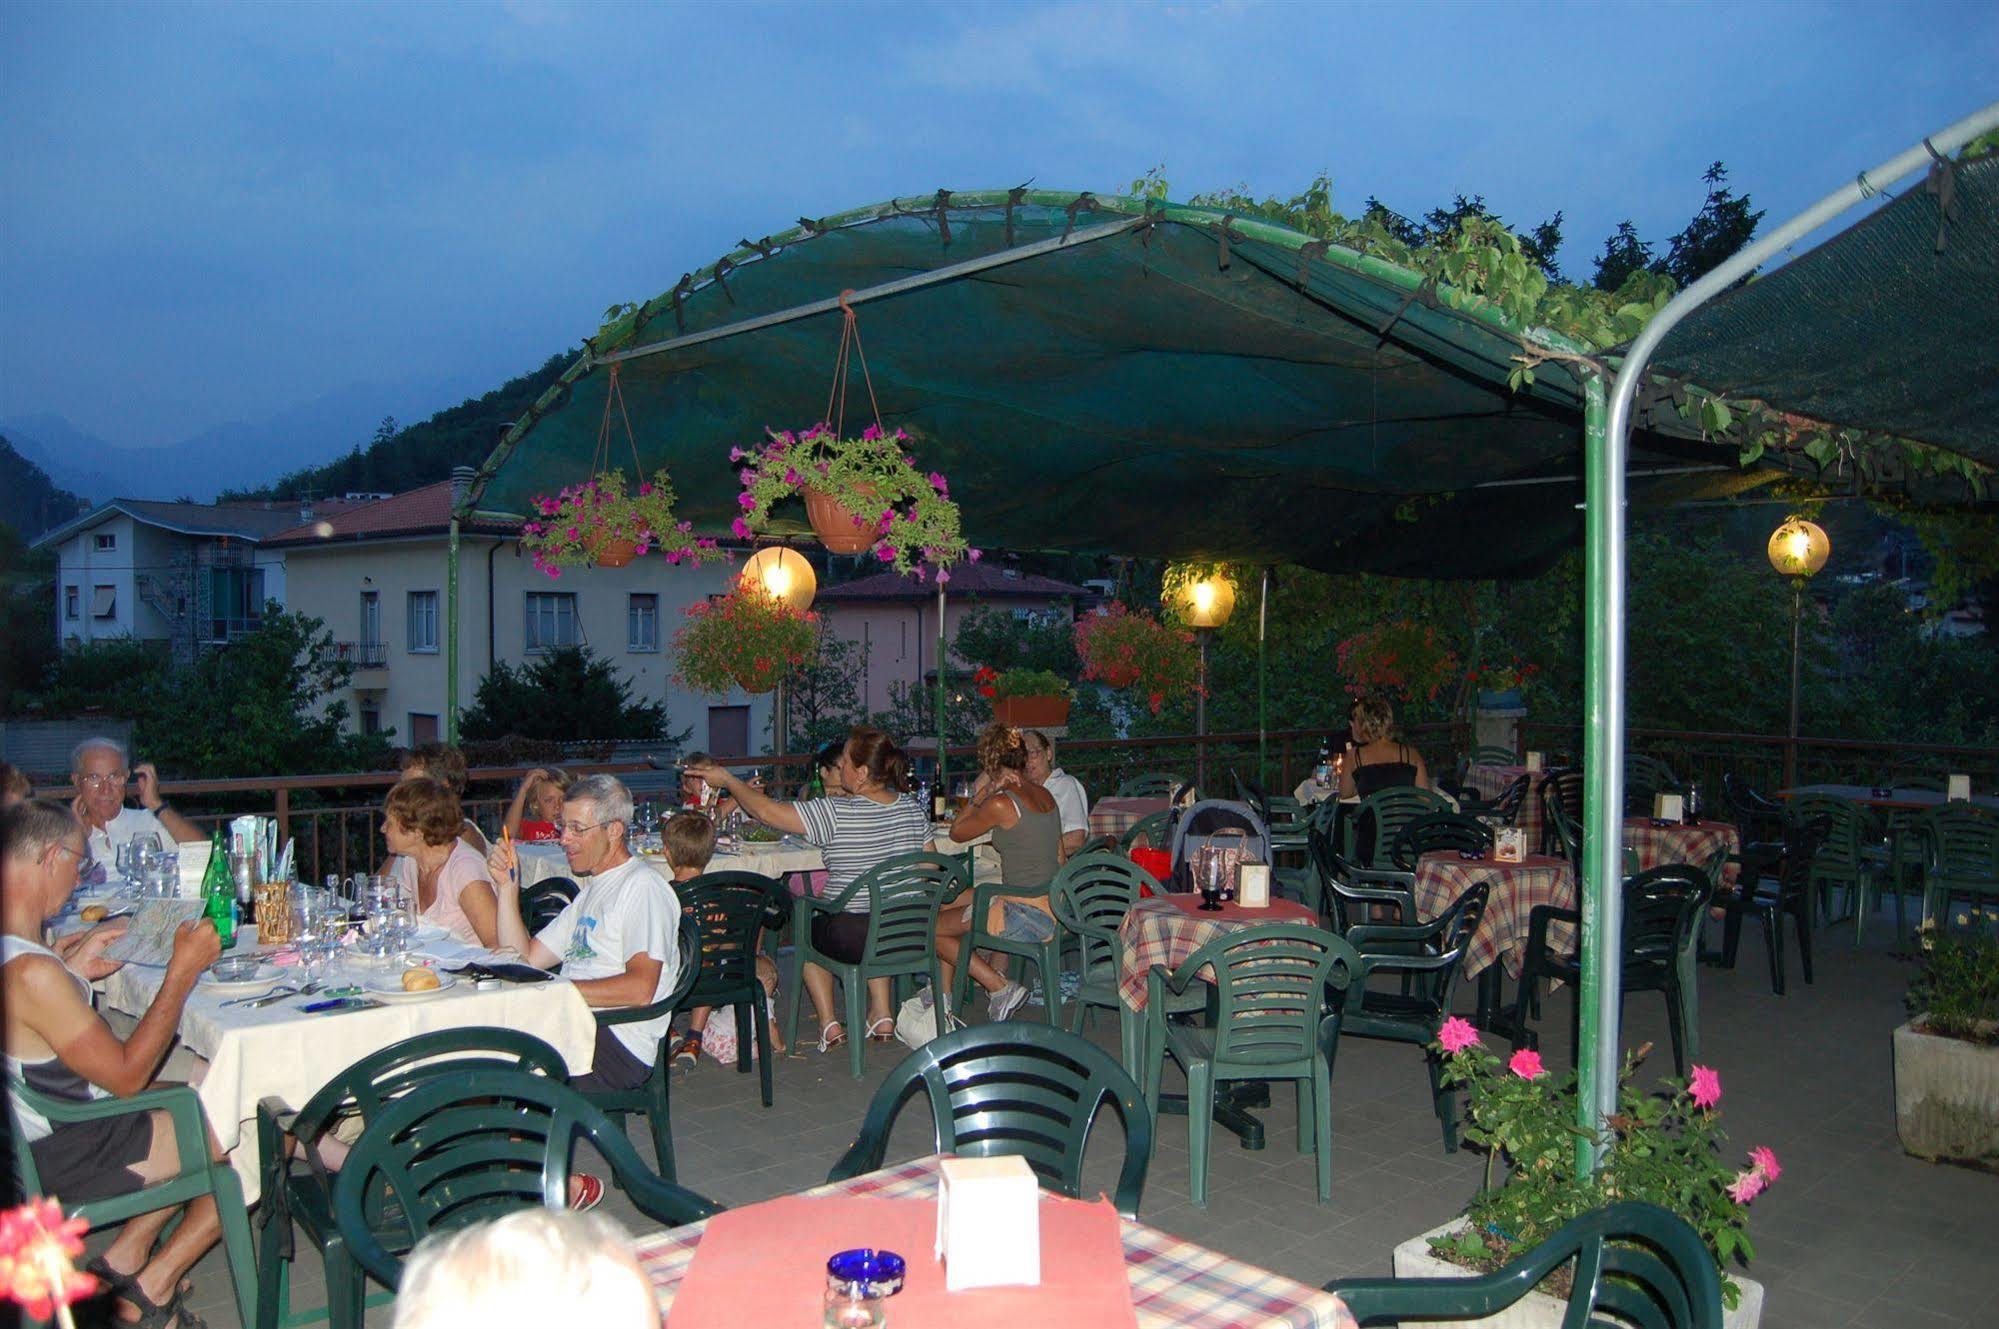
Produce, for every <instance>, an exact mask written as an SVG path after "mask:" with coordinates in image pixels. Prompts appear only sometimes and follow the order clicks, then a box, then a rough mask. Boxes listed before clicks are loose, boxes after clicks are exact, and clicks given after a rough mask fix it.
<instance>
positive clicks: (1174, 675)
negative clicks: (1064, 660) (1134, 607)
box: [1076, 604, 1200, 715]
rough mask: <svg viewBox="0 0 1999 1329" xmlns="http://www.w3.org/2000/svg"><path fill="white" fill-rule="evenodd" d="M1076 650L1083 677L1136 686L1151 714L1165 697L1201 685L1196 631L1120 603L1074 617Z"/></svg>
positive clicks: (1131, 686) (1155, 711) (1116, 684)
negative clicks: (1170, 625) (1075, 620)
mask: <svg viewBox="0 0 1999 1329" xmlns="http://www.w3.org/2000/svg"><path fill="white" fill-rule="evenodd" d="M1076 655H1077V656H1078V658H1080V659H1081V660H1082V662H1083V677H1084V678H1089V679H1095V680H1097V681H1099V682H1102V683H1108V684H1110V685H1111V686H1112V687H1114V688H1130V689H1132V690H1133V691H1135V692H1138V693H1139V694H1141V695H1142V696H1144V698H1145V700H1146V704H1147V705H1149V706H1151V707H1152V713H1153V714H1154V715H1157V714H1159V710H1160V708H1161V707H1162V706H1164V705H1165V704H1166V699H1167V698H1168V697H1170V696H1173V695H1174V694H1176V693H1181V692H1195V691H1198V690H1199V687H1200V674H1199V667H1198V662H1197V659H1196V656H1195V651H1194V634H1193V633H1192V632H1189V631H1186V630H1185V629H1180V628H1169V627H1167V626H1166V625H1165V624H1164V623H1161V622H1160V621H1159V620H1158V619H1156V618H1154V617H1153V616H1152V615H1150V614H1134V613H1133V612H1132V611H1131V610H1129V609H1127V608H1125V606H1123V605H1121V604H1113V605H1111V606H1109V607H1108V608H1105V609H1100V610H1098V611H1097V612H1096V613H1094V614H1091V615H1089V616H1088V617H1087V618H1083V619H1079V620H1078V621H1077V623H1076Z"/></svg>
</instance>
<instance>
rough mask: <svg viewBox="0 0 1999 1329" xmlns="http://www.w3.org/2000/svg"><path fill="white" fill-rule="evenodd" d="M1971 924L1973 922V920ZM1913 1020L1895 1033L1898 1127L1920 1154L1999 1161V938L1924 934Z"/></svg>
mask: <svg viewBox="0 0 1999 1329" xmlns="http://www.w3.org/2000/svg"><path fill="white" fill-rule="evenodd" d="M1967 921H1968V920H1967ZM1917 942H1918V948H1919V949H1918V954H1917V961H1918V964H1919V966H1920V967H1919V969H1918V970H1917V973H1916V977H1915V981H1914V982H1912V983H1910V985H1909V994H1908V997H1907V1003H1908V1008H1909V1013H1910V1019H1909V1022H1908V1023H1907V1024H1904V1025H1902V1026H1901V1027H1900V1028H1898V1029H1897V1030H1895V1039H1894V1046H1895V1130H1896V1132H1897V1133H1898V1134H1899V1135H1900V1136H1901V1137H1902V1148H1903V1149H1905V1150H1906V1151H1908V1152H1909V1153H1911V1154H1914V1155H1915V1156H1916V1157H1917V1158H1928V1159H1940V1158H1949V1159H1959V1160H1963V1161H1967V1162H1980V1163H1989V1162H1990V1161H1991V1160H1993V1159H1995V1158H1999V941H1995V940H1994V939H1993V938H1991V937H1987V936H1983V935H1976V936H1972V937H1969V938H1965V939H1958V938H1953V937H1950V936H1947V935H1944V934H1942V933H1940V932H1939V931H1938V930H1937V928H1936V925H1935V922H1934V920H1930V921H1926V922H1925V923H1924V924H1923V926H1922V930H1921V931H1920V932H1918V933H1917Z"/></svg>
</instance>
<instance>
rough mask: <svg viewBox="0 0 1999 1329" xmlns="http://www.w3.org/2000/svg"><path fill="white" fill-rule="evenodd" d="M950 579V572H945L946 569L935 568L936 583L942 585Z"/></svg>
mask: <svg viewBox="0 0 1999 1329" xmlns="http://www.w3.org/2000/svg"><path fill="white" fill-rule="evenodd" d="M950 580H951V574H950V573H948V572H946V571H945V570H944V569H942V568H939V569H937V584H938V585H939V586H942V585H944V584H945V583H946V582H948V581H950Z"/></svg>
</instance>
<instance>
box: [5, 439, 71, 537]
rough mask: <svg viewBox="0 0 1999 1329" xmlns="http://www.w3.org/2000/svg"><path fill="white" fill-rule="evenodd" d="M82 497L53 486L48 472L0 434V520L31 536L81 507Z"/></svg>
mask: <svg viewBox="0 0 1999 1329" xmlns="http://www.w3.org/2000/svg"><path fill="white" fill-rule="evenodd" d="M83 508H84V503H83V500H82V499H80V498H78V497H77V496H76V495H75V494H72V493H70V492H69V491H68V490H67V489H61V488H58V487H57V486H56V483H55V481H53V480H51V479H49V476H48V472H46V471H44V470H43V469H42V468H41V467H40V466H37V465H36V464H35V463H34V462H33V461H32V460H30V459H29V458H27V457H23V456H22V455H21V454H20V453H19V452H17V451H15V449H14V445H13V444H12V443H9V442H8V441H7V440H6V439H5V438H0V522H4V523H6V524H7V525H8V526H11V527H13V528H14V530H15V531H17V532H19V533H20V535H21V537H22V538H23V539H24V540H33V539H34V538H35V537H36V536H38V535H40V534H41V533H42V532H43V531H46V530H48V529H49V528H50V527H53V526H60V525H62V524H63V523H64V522H66V521H68V520H69V519H70V518H71V517H74V516H76V514H77V513H79V512H81V511H83Z"/></svg>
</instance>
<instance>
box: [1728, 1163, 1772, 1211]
mask: <svg viewBox="0 0 1999 1329" xmlns="http://www.w3.org/2000/svg"><path fill="white" fill-rule="evenodd" d="M1769 1184H1770V1183H1769V1182H1767V1181H1765V1180H1764V1178H1763V1174H1762V1173H1761V1172H1758V1171H1757V1170H1756V1169H1755V1168H1753V1167H1752V1168H1744V1169H1743V1170H1742V1171H1741V1172H1739V1173H1737V1174H1736V1178H1735V1180H1734V1181H1731V1182H1729V1183H1728V1198H1729V1199H1731V1200H1733V1201H1735V1202H1736V1203H1737V1204H1748V1203H1749V1202H1750V1201H1751V1200H1753V1199H1755V1198H1756V1197H1757V1196H1759V1195H1761V1194H1762V1193H1763V1188H1764V1187H1765V1186H1767V1185H1769Z"/></svg>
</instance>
